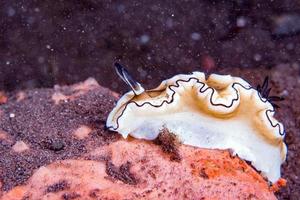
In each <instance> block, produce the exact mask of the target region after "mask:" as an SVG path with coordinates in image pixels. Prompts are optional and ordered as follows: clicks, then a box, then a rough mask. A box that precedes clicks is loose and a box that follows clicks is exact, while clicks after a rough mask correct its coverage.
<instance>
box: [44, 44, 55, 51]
mask: <svg viewBox="0 0 300 200" xmlns="http://www.w3.org/2000/svg"><path fill="white" fill-rule="evenodd" d="M46 48H47V49H50V51H54V49H53V48H51V46H50V45H49V44H47V45H46Z"/></svg>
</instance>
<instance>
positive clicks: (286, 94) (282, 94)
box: [280, 90, 289, 97]
mask: <svg viewBox="0 0 300 200" xmlns="http://www.w3.org/2000/svg"><path fill="white" fill-rule="evenodd" d="M288 95H289V92H288V91H287V90H283V91H282V92H281V94H280V96H284V97H286V96H288Z"/></svg>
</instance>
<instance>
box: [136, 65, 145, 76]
mask: <svg viewBox="0 0 300 200" xmlns="http://www.w3.org/2000/svg"><path fill="white" fill-rule="evenodd" d="M137 70H138V72H139V73H140V76H141V77H143V78H144V77H146V76H147V72H146V71H145V70H143V69H142V68H141V67H139V68H138V69H137Z"/></svg>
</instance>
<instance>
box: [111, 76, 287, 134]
mask: <svg viewBox="0 0 300 200" xmlns="http://www.w3.org/2000/svg"><path fill="white" fill-rule="evenodd" d="M191 80H196V82H197V83H200V84H202V87H201V88H200V89H199V92H200V93H204V92H206V91H207V90H209V89H211V90H212V94H211V96H210V103H211V104H212V105H213V106H223V107H225V108H230V107H231V106H232V105H233V103H234V102H235V101H237V100H238V99H239V98H240V96H239V92H238V90H237V89H236V88H235V87H234V86H235V85H239V86H241V87H243V88H244V89H246V90H251V89H254V88H253V87H252V86H250V85H249V87H245V86H243V85H242V84H240V83H238V82H234V83H233V84H232V85H231V87H232V88H233V89H234V90H235V92H236V98H234V99H232V101H231V103H230V105H228V106H227V105H225V104H215V103H214V102H213V101H212V97H213V95H214V93H215V89H214V88H212V87H208V88H206V89H205V90H203V91H202V89H203V87H204V86H205V85H207V84H205V83H204V82H202V81H200V80H199V79H197V78H195V77H191V78H189V79H188V80H183V79H178V80H176V81H175V84H174V85H169V86H168V87H167V88H168V89H169V90H171V91H172V92H173V94H172V95H171V99H170V101H168V100H164V101H162V103H161V104H160V105H153V104H152V103H150V102H144V103H142V104H140V105H139V104H138V103H137V102H135V101H133V100H132V99H133V98H134V97H135V95H134V96H133V97H132V98H131V99H130V100H129V101H128V103H127V104H126V106H125V108H124V109H123V111H122V113H121V115H120V116H118V118H117V120H116V122H117V126H116V127H114V126H108V127H106V128H107V129H109V130H112V131H117V129H118V128H119V127H120V125H119V119H120V118H121V117H122V116H123V114H124V112H125V110H126V108H127V106H128V105H129V104H135V105H136V106H137V107H142V106H144V105H146V104H149V105H150V106H152V107H155V108H159V107H161V106H163V104H165V103H166V104H171V103H172V102H173V101H174V95H175V93H176V91H174V90H173V89H172V87H175V88H178V87H179V86H180V85H179V82H186V83H187V82H190V81H191ZM254 90H255V91H256V92H257V94H258V96H259V98H260V100H261V101H262V102H263V103H266V102H267V101H268V100H267V99H265V98H263V97H262V96H261V95H260V93H259V92H258V91H257V90H256V89H254ZM151 91H152V92H158V91H160V90H151ZM274 112H275V109H274V108H273V109H267V110H266V111H265V115H266V117H267V119H268V121H269V123H270V124H271V126H272V127H273V128H276V127H277V128H278V132H279V135H280V136H284V135H285V130H284V128H283V130H281V127H280V124H279V123H276V124H273V122H272V120H271V119H270V117H269V115H268V113H274Z"/></svg>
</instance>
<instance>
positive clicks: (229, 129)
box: [106, 72, 287, 183]
mask: <svg viewBox="0 0 300 200" xmlns="http://www.w3.org/2000/svg"><path fill="white" fill-rule="evenodd" d="M274 112H275V111H274V108H273V106H272V104H271V103H270V102H268V101H267V99H264V98H263V97H262V96H261V95H260V93H259V92H258V91H257V90H255V89H254V88H252V87H251V86H250V85H249V83H247V82H246V81H244V80H243V79H241V78H238V77H232V76H230V75H217V74H212V75H210V76H209V77H208V79H206V78H205V74H204V73H201V72H193V73H192V74H188V75H182V74H180V75H176V76H174V77H172V78H170V79H167V80H165V81H163V82H162V83H161V84H160V85H159V86H158V87H157V88H155V89H153V90H147V91H145V92H143V93H142V94H139V95H137V94H135V93H134V92H133V91H129V92H128V93H126V94H125V95H123V96H122V97H121V98H120V99H119V101H118V102H117V105H116V107H115V108H114V109H113V110H112V111H111V113H110V114H109V116H108V119H107V123H106V126H107V127H108V128H109V129H110V130H113V131H117V132H119V133H120V134H121V135H122V136H123V137H124V138H126V137H127V136H128V135H131V136H133V137H135V138H139V139H146V140H153V139H155V138H156V137H157V136H158V134H159V132H160V131H161V130H162V129H164V128H166V129H168V130H169V131H170V132H172V133H174V134H175V135H176V136H177V137H178V138H179V140H180V141H181V142H182V143H183V144H186V145H191V146H195V147H201V148H211V149H231V150H232V151H233V152H234V153H235V154H237V155H238V156H239V157H240V158H242V159H245V160H248V161H250V162H251V163H252V165H253V166H254V167H255V168H256V169H257V170H259V171H261V173H262V175H263V176H265V177H267V178H268V180H269V181H271V182H272V183H274V182H276V181H277V180H278V179H279V178H280V166H281V164H282V163H283V162H284V161H285V158H286V153H287V148H286V145H285V143H284V141H283V139H284V135H285V131H284V127H283V125H282V124H281V123H279V122H278V121H277V120H276V119H275V118H274V117H273V115H274Z"/></svg>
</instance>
